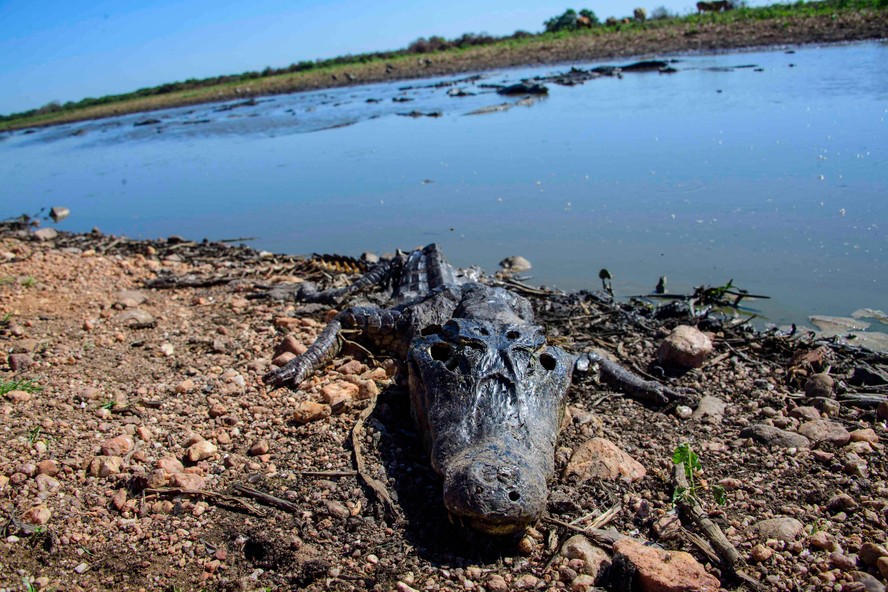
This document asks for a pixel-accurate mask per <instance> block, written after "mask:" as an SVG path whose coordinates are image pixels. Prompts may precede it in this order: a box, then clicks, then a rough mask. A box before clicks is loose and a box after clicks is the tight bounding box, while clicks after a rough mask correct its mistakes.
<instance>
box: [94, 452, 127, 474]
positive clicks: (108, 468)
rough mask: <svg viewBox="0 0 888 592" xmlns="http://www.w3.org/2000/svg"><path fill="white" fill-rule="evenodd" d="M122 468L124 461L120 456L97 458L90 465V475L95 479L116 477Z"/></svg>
mask: <svg viewBox="0 0 888 592" xmlns="http://www.w3.org/2000/svg"><path fill="white" fill-rule="evenodd" d="M122 466H123V459H122V458H120V457H119V456H97V457H95V458H94V459H93V460H92V462H91V463H90V464H89V474H90V475H92V476H93V477H107V476H109V475H116V474H117V473H119V472H120V467H122Z"/></svg>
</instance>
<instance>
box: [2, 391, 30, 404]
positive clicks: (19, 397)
mask: <svg viewBox="0 0 888 592" xmlns="http://www.w3.org/2000/svg"><path fill="white" fill-rule="evenodd" d="M6 398H7V399H9V400H10V401H12V402H13V403H27V402H28V401H30V400H31V393H29V392H28V391H18V390H16V391H9V392H8V393H6Z"/></svg>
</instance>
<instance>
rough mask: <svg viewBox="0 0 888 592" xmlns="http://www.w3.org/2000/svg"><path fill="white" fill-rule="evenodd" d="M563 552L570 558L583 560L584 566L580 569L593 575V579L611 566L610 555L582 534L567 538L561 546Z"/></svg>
mask: <svg viewBox="0 0 888 592" xmlns="http://www.w3.org/2000/svg"><path fill="white" fill-rule="evenodd" d="M561 554H562V555H563V556H564V557H567V558H568V559H580V560H582V561H583V567H582V569H581V570H580V571H581V572H583V573H584V574H587V575H590V576H592V578H593V581H594V579H595V578H597V577H598V574H599V573H600V572H601V571H602V570H603V569H607V568H608V567H609V566H610V555H608V553H607V552H606V551H605V550H604V549H602V548H600V547H597V546H595V545H593V544H592V543H591V542H589V539H587V538H586V537H585V536H583V535H581V534H575V535H574V536H572V537H570V538H569V539H567V540H566V541H565V542H564V544H563V545H562V546H561Z"/></svg>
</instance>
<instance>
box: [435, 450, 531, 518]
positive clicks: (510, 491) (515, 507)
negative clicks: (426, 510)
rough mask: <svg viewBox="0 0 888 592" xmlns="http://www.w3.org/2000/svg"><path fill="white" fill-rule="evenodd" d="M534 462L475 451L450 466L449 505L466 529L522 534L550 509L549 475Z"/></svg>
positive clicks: (446, 490)
mask: <svg viewBox="0 0 888 592" xmlns="http://www.w3.org/2000/svg"><path fill="white" fill-rule="evenodd" d="M535 465H536V463H534V462H533V461H532V459H529V458H524V457H523V455H520V454H516V453H515V452H507V451H506V450H505V449H504V448H503V447H500V446H497V445H495V444H493V445H490V444H489V445H481V446H477V447H472V448H470V449H468V450H466V451H464V452H463V453H462V454H460V455H459V456H458V457H457V458H454V459H453V461H452V462H451V463H450V465H449V466H448V470H447V473H446V474H445V476H444V505H445V506H446V507H447V510H448V511H449V512H450V514H451V515H452V516H453V517H455V518H457V519H459V520H461V521H462V522H463V523H464V524H465V525H466V526H469V527H470V528H473V529H475V530H479V531H481V532H485V533H487V534H492V535H508V534H516V533H520V532H522V531H523V530H524V529H525V528H527V527H528V526H529V525H531V524H533V523H534V522H536V521H537V519H539V517H540V515H541V514H542V512H543V509H544V508H545V506H546V476H545V472H544V470H543V468H542V467H537V466H535Z"/></svg>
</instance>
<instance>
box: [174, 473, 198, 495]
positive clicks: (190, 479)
mask: <svg viewBox="0 0 888 592" xmlns="http://www.w3.org/2000/svg"><path fill="white" fill-rule="evenodd" d="M170 486H171V487H180V488H182V489H184V490H185V491H200V490H201V489H203V486H204V478H203V477H201V476H200V475H195V474H194V473H176V474H175V475H173V476H172V477H170Z"/></svg>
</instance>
